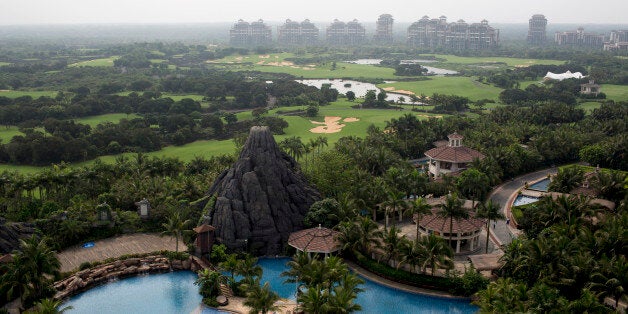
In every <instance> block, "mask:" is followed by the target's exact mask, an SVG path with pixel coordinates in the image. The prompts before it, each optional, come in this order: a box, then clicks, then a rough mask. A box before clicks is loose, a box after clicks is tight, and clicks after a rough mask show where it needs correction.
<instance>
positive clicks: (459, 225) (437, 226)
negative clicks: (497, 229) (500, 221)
mask: <svg viewBox="0 0 628 314" xmlns="http://www.w3.org/2000/svg"><path fill="white" fill-rule="evenodd" d="M444 203H445V197H440V198H435V199H428V204H430V205H432V206H434V207H433V208H432V213H431V214H428V215H425V216H423V217H422V218H421V220H420V221H418V224H419V232H420V233H421V234H423V235H430V234H433V235H435V236H439V237H441V238H443V239H445V240H449V235H450V232H449V230H450V229H449V226H450V223H451V226H452V228H451V234H452V235H451V240H452V242H451V246H452V249H454V252H455V253H456V254H459V253H470V252H473V251H475V250H477V249H478V248H479V247H480V234H481V232H482V228H484V227H485V226H486V221H485V220H482V219H479V218H476V217H475V211H474V210H473V202H472V201H470V200H465V201H464V204H463V205H462V207H463V208H464V209H466V210H467V211H468V213H469V218H466V219H453V221H451V220H452V218H445V217H442V216H441V215H440V214H439V213H440V211H441V209H440V208H439V207H440V206H442V205H443V204H444ZM475 204H477V202H476V203H475ZM417 218H418V217H414V221H415V222H417Z"/></svg>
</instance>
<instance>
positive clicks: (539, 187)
mask: <svg viewBox="0 0 628 314" xmlns="http://www.w3.org/2000/svg"><path fill="white" fill-rule="evenodd" d="M549 184H550V179H549V178H545V179H543V180H541V181H538V182H536V183H534V184H531V185H530V186H528V190H535V191H542V192H547V190H548V188H549Z"/></svg>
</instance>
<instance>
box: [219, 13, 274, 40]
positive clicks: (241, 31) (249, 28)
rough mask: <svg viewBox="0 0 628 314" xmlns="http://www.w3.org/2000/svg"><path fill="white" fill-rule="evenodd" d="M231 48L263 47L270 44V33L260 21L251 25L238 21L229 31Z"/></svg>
mask: <svg viewBox="0 0 628 314" xmlns="http://www.w3.org/2000/svg"><path fill="white" fill-rule="evenodd" d="M229 43H230V44H231V45H232V46H265V45H269V44H271V43H272V31H271V29H270V27H269V26H267V25H266V24H265V23H264V21H263V20H262V19H260V20H257V21H255V22H252V23H248V22H246V21H243V20H238V22H237V23H236V24H234V25H233V27H231V30H229Z"/></svg>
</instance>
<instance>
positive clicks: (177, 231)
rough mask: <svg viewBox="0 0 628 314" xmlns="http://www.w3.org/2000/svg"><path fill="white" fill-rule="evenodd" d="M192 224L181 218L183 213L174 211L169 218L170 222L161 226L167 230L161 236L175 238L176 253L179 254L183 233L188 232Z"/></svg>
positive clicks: (188, 220)
mask: <svg viewBox="0 0 628 314" xmlns="http://www.w3.org/2000/svg"><path fill="white" fill-rule="evenodd" d="M191 223H192V221H191V220H190V219H187V220H183V217H181V212H179V211H174V212H172V214H171V215H170V217H168V220H167V221H166V222H165V223H163V224H161V226H162V227H163V228H164V229H165V230H164V231H162V232H161V236H166V235H167V236H171V237H174V240H175V241H176V242H175V252H179V239H181V238H182V236H183V233H185V232H187V231H188V228H189V225H190V224H191Z"/></svg>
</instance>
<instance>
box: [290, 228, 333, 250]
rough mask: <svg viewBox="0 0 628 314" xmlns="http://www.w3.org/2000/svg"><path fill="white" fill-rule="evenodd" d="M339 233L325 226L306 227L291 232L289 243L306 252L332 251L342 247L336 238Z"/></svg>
mask: <svg viewBox="0 0 628 314" xmlns="http://www.w3.org/2000/svg"><path fill="white" fill-rule="evenodd" d="M339 234H340V232H338V231H334V230H331V229H328V228H323V227H316V228H311V229H305V230H301V231H297V232H293V233H291V234H290V237H288V244H289V245H290V246H292V247H294V248H296V249H297V250H300V251H304V252H312V253H331V252H335V251H338V250H339V249H340V242H338V240H337V239H336V238H337V237H338V235H339Z"/></svg>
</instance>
